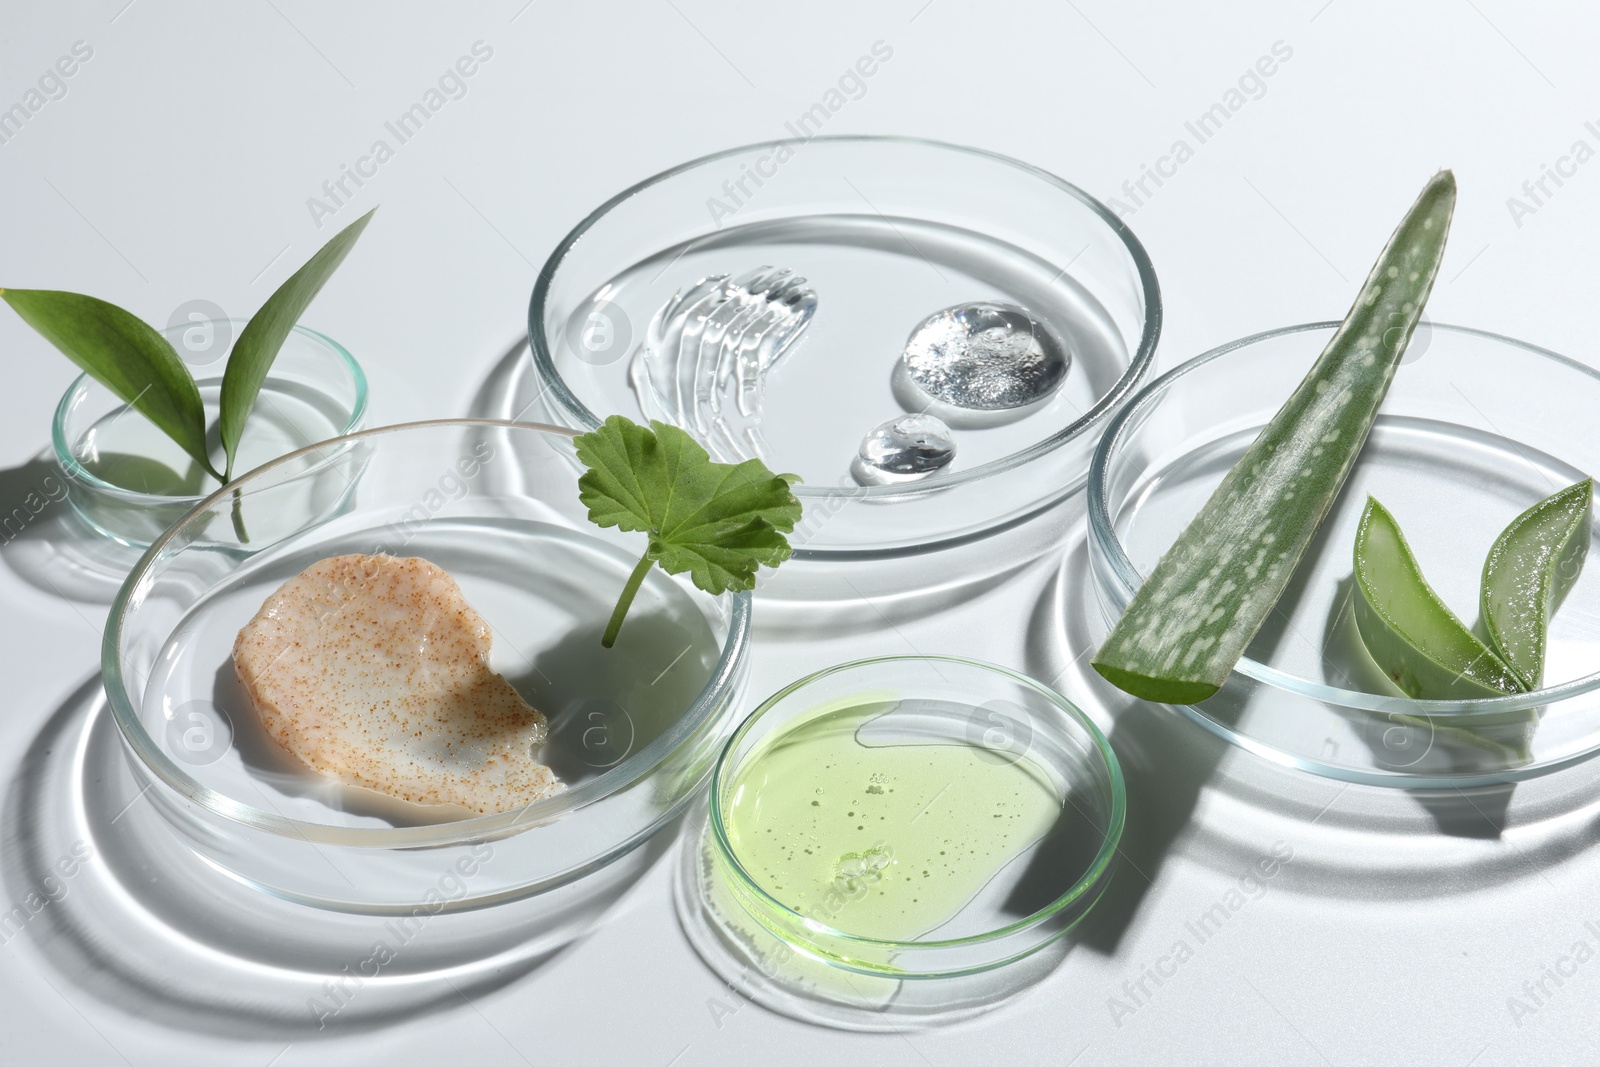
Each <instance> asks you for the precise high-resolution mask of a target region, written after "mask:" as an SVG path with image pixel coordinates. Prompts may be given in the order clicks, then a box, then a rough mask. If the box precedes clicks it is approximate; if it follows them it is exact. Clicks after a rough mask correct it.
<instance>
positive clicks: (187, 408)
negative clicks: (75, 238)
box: [0, 289, 224, 481]
mask: <svg viewBox="0 0 1600 1067" xmlns="http://www.w3.org/2000/svg"><path fill="white" fill-rule="evenodd" d="M0 298H3V299H4V300H5V302H6V303H8V304H10V305H11V307H12V309H13V310H14V311H16V313H17V314H18V315H20V316H22V321H24V322H26V323H27V324H28V325H29V326H32V327H33V328H34V329H35V330H38V331H39V333H40V334H41V335H42V336H43V337H44V339H45V340H47V341H49V342H50V343H51V344H53V345H55V346H56V347H57V348H59V349H60V350H61V351H62V353H63V354H64V355H65V356H66V357H67V358H68V359H70V360H72V362H74V363H76V364H77V365H78V366H80V367H82V368H83V369H84V370H85V371H87V372H88V373H89V376H90V377H92V378H94V380H95V381H97V382H99V383H100V384H102V385H104V386H105V387H106V388H107V389H110V390H111V391H112V392H113V393H115V394H116V395H117V397H118V398H119V399H120V400H122V401H123V402H124V403H126V404H127V405H128V406H129V407H131V408H133V409H134V410H135V411H137V412H139V413H140V414H141V415H143V416H144V417H145V418H147V419H149V420H150V421H151V422H152V423H154V424H155V425H156V428H157V429H159V430H160V431H161V432H162V433H164V434H166V435H167V436H168V437H170V438H172V440H173V441H175V442H177V444H178V447H179V448H181V449H183V450H184V451H185V452H187V453H188V454H189V455H190V456H191V457H193V459H194V460H195V462H197V463H199V464H200V465H201V466H202V467H204V468H205V469H206V471H207V472H209V473H210V474H212V475H213V476H214V477H216V478H217V479H218V480H219V481H222V480H224V479H223V477H222V475H220V474H218V473H217V470H216V468H215V467H213V466H212V465H211V458H210V457H209V456H208V455H207V454H206V414H205V408H204V406H203V405H202V404H201V403H200V390H199V388H198V387H197V386H196V385H195V384H194V377H193V376H192V375H191V374H190V373H189V368H188V367H186V366H184V363H183V360H181V359H179V358H178V353H177V352H175V351H173V348H172V345H170V344H168V343H167V339H166V338H165V337H162V336H161V335H160V334H159V333H157V332H156V331H155V330H154V329H152V328H151V327H150V326H149V325H147V324H146V323H145V322H143V321H142V320H140V319H139V318H138V317H137V316H135V315H133V314H130V313H129V312H127V311H124V310H122V309H121V308H119V307H117V306H116V305H115V304H108V303H106V302H105V301H104V300H98V299H96V298H95V297H92V296H84V295H83V294H81V293H64V292H59V291H56V290H52V289H0Z"/></svg>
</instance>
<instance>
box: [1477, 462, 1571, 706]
mask: <svg viewBox="0 0 1600 1067" xmlns="http://www.w3.org/2000/svg"><path fill="white" fill-rule="evenodd" d="M1593 499H1594V482H1593V481H1591V480H1590V479H1588V478H1585V479H1584V480H1583V481H1581V482H1578V483H1577V484H1575V485H1569V486H1567V488H1565V489H1563V490H1561V491H1560V492H1558V493H1554V494H1552V495H1550V496H1547V497H1545V498H1544V499H1543V500H1541V501H1539V502H1538V503H1537V504H1535V505H1534V506H1533V507H1531V508H1529V509H1528V510H1527V511H1524V512H1523V513H1522V514H1521V515H1518V516H1517V517H1516V518H1515V519H1512V520H1511V525H1509V526H1507V527H1506V528H1505V530H1504V532H1502V533H1501V534H1500V536H1499V537H1498V538H1496V539H1495V542H1494V547H1493V548H1491V549H1489V558H1488V559H1487V560H1485V561H1484V564H1483V582H1482V585H1481V589H1480V593H1479V602H1480V608H1481V610H1482V613H1483V625H1484V629H1485V630H1486V631H1487V632H1488V634H1489V641H1490V643H1491V644H1493V646H1494V648H1495V650H1496V651H1497V652H1499V653H1500V655H1501V657H1502V658H1503V659H1504V660H1505V661H1506V663H1507V664H1508V665H1510V667H1511V669H1512V670H1514V671H1516V672H1517V675H1518V676H1519V677H1520V678H1521V679H1522V684H1523V685H1524V686H1526V687H1527V688H1528V689H1530V690H1532V689H1538V688H1539V687H1540V686H1541V685H1543V684H1544V652H1545V638H1546V633H1547V630H1548V628H1549V625H1550V614H1551V612H1552V611H1553V610H1554V609H1555V603H1556V599H1557V597H1558V595H1559V593H1560V592H1561V591H1562V588H1563V587H1565V586H1567V585H1570V584H1571V583H1572V581H1573V580H1574V579H1576V578H1577V576H1578V572H1579V571H1580V570H1581V569H1582V568H1583V558H1584V556H1585V554H1587V552H1588V551H1589V523H1590V510H1591V507H1592V504H1591V501H1592V500H1593Z"/></svg>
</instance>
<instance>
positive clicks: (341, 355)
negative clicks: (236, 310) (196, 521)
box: [50, 319, 367, 504]
mask: <svg viewBox="0 0 1600 1067" xmlns="http://www.w3.org/2000/svg"><path fill="white" fill-rule="evenodd" d="M208 321H210V322H227V323H232V324H234V325H238V326H240V327H242V326H243V325H244V324H245V323H246V322H247V321H249V320H247V319H210V320H208ZM184 328H185V329H188V326H185V327H184ZM162 332H163V333H164V332H165V331H162ZM293 332H294V333H298V334H303V335H305V336H307V337H310V338H313V339H314V340H316V341H319V342H321V343H322V344H323V345H324V346H326V347H327V348H329V349H331V350H332V352H333V354H334V357H335V358H336V359H337V360H338V361H339V362H340V363H341V364H342V365H343V366H344V368H345V369H346V370H348V371H349V372H350V379H351V381H352V382H354V383H355V388H356V397H355V403H353V404H351V405H350V416H349V418H347V419H345V423H344V426H343V427H342V428H341V429H340V430H339V434H340V435H341V436H342V435H345V434H350V433H353V432H355V430H356V428H357V427H359V426H360V425H361V420H362V418H363V417H364V416H365V415H366V413H367V375H366V372H365V371H363V370H362V369H361V364H360V363H357V362H356V358H355V357H354V356H352V355H351V354H350V352H349V350H348V349H346V348H345V347H344V345H341V344H340V343H339V342H338V341H335V340H334V339H333V338H331V337H329V336H328V335H327V334H324V333H319V332H318V331H316V330H313V329H310V328H309V327H306V326H295V327H294V329H293ZM268 377H269V378H270V377H271V372H270V371H269V372H268ZM92 380H93V379H92V378H91V377H90V375H89V374H87V373H84V374H80V375H78V376H77V377H76V378H74V379H72V384H71V385H69V386H67V391H66V392H65V393H63V394H62V395H61V400H60V401H59V402H58V403H57V404H56V411H55V416H54V417H53V418H52V419H51V420H50V445H51V449H52V450H53V451H54V453H55V458H56V462H57V463H59V464H60V465H61V469H62V470H63V471H65V472H66V473H67V475H68V476H69V477H72V478H74V479H76V480H78V481H81V482H83V483H84V484H85V485H87V486H89V487H90V488H92V489H94V490H95V491H96V492H100V493H108V494H111V495H114V496H118V497H121V498H123V499H124V500H126V501H130V502H141V501H152V500H154V501H158V502H160V503H162V504H174V503H179V504H181V503H185V502H189V503H198V502H200V501H202V500H205V499H206V498H207V497H208V496H209V495H210V494H207V493H195V494H192V495H184V496H166V495H163V494H160V493H141V492H139V491H138V490H136V489H129V488H127V487H125V486H121V485H115V484H113V483H111V482H108V481H106V480H105V479H104V478H101V477H100V476H99V475H97V474H94V473H92V472H91V471H90V470H89V469H88V468H87V467H85V466H84V465H83V464H81V463H79V462H78V457H77V456H76V455H74V454H73V452H72V443H71V442H70V441H68V440H67V431H66V422H67V417H68V415H70V414H71V412H70V410H69V408H70V405H71V402H72V398H73V396H74V395H75V394H76V393H77V392H78V390H79V389H80V388H82V387H83V386H85V385H87V384H88V383H89V382H90V381H92ZM97 384H98V383H97ZM102 388H104V387H103V386H102ZM319 443H320V442H319ZM315 447H316V445H310V446H308V448H315ZM305 450H306V449H301V450H300V451H301V452H304V451H305ZM245 473H246V474H248V473H249V472H248V471H247V472H245ZM240 477H241V478H242V477H244V475H240Z"/></svg>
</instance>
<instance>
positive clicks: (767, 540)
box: [575, 415, 800, 648]
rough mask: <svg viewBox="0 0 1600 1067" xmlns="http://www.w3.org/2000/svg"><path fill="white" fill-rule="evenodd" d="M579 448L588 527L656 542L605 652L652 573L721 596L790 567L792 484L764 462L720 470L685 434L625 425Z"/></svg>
mask: <svg viewBox="0 0 1600 1067" xmlns="http://www.w3.org/2000/svg"><path fill="white" fill-rule="evenodd" d="M575 444H576V445H577V449H578V458H579V459H580V460H581V461H582V462H583V464H584V465H585V466H586V467H588V468H589V469H588V471H586V472H585V473H584V475H583V476H582V477H581V478H579V479H578V497H579V499H580V500H581V501H582V502H583V503H584V505H585V506H586V507H588V509H589V519H590V521H592V522H594V523H595V524H596V525H599V526H615V527H617V528H618V529H621V530H627V531H630V532H636V533H643V534H648V535H649V537H650V543H649V546H648V547H647V548H646V549H645V553H644V556H643V558H641V559H640V560H639V565H638V566H637V567H635V568H634V571H633V574H632V575H630V576H629V578H628V582H627V585H626V586H625V587H624V589H623V591H622V597H621V599H620V600H618V602H617V607H616V610H615V611H614V612H612V615H611V622H610V623H609V625H607V627H606V632H605V635H604V637H602V638H601V643H602V644H604V645H605V646H606V647H607V648H610V647H611V645H612V643H613V642H615V641H616V638H617V631H618V630H620V629H621V628H622V620H623V618H624V617H625V616H626V615H627V612H628V607H629V605H631V604H632V603H633V598H634V595H635V594H636V593H637V592H638V591H639V585H640V583H642V582H643V581H644V577H645V575H646V574H647V573H648V572H649V570H650V567H651V566H652V565H653V564H657V563H659V564H660V565H661V568H662V569H663V570H665V571H666V572H667V573H669V574H687V575H689V577H690V579H691V580H692V581H693V582H694V584H695V585H696V586H698V587H699V588H701V589H704V590H705V591H706V592H708V593H711V594H720V593H723V592H726V591H727V590H729V589H753V588H755V584H756V571H757V569H758V568H760V567H761V566H762V565H765V566H768V567H776V566H777V565H778V564H780V563H782V562H783V561H784V560H786V559H788V558H789V553H790V548H789V539H788V537H787V536H786V535H787V534H789V533H791V532H792V531H793V530H794V527H795V523H797V522H799V521H800V501H799V500H797V499H796V498H795V495H794V492H793V490H791V489H790V486H791V485H792V484H793V483H794V482H796V481H798V480H799V479H798V478H797V477H795V476H794V475H789V474H785V475H778V474H773V473H772V471H770V470H768V469H767V467H766V465H765V464H764V463H762V462H761V461H760V460H758V459H747V460H745V461H744V462H743V463H713V462H712V461H711V457H710V455H709V454H707V452H706V450H705V449H704V448H702V447H700V445H699V444H698V443H696V441H695V440H694V438H692V437H690V436H689V435H688V434H687V433H685V432H684V431H683V430H680V429H679V428H678V427H676V426H669V425H667V424H665V423H661V422H652V423H651V424H650V426H649V427H648V428H646V427H644V426H640V425H638V424H637V423H634V422H632V421H630V420H628V419H625V418H623V417H622V416H621V415H613V416H611V417H610V418H609V419H607V420H606V421H605V424H604V425H603V426H601V427H600V428H599V429H598V430H595V431H593V432H592V433H586V434H583V435H581V436H580V437H578V438H577V440H576V442H575Z"/></svg>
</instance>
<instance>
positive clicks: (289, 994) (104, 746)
mask: <svg viewBox="0 0 1600 1067" xmlns="http://www.w3.org/2000/svg"><path fill="white" fill-rule="evenodd" d="M125 759H126V757H125V755H124V753H123V751H122V742H121V738H120V736H119V735H118V733H117V730H116V726H115V723H114V722H113V721H112V719H111V716H110V712H109V710H108V708H107V706H106V702H105V698H104V696H103V694H102V692H101V689H100V684H99V680H98V679H96V678H91V679H88V680H86V681H85V682H84V684H83V685H81V686H80V687H78V689H77V690H75V691H74V692H73V693H72V695H71V696H70V697H69V698H68V699H67V700H66V701H65V702H64V703H63V704H62V705H61V706H60V707H59V708H58V709H56V711H55V712H54V713H53V714H52V715H51V716H50V717H49V719H48V721H47V722H46V723H45V725H44V728H43V729H42V730H41V731H40V733H39V734H38V735H37V736H36V737H35V738H34V739H33V741H32V743H31V744H30V745H29V746H28V749H27V751H26V752H25V754H24V755H23V758H22V761H21V764H20V768H19V770H18V771H17V775H16V778H15V779H14V780H13V781H12V782H11V783H10V785H9V787H8V789H7V796H6V803H5V810H4V815H3V823H0V826H3V841H4V851H3V859H0V882H3V885H4V887H5V892H6V898H7V899H8V900H11V901H14V902H17V903H18V905H19V907H20V908H21V909H22V910H21V912H20V913H13V915H17V914H21V915H25V916H26V919H25V920H24V921H23V922H22V923H21V925H20V926H18V925H17V924H16V922H15V920H13V923H12V925H11V926H9V927H7V928H6V929H5V931H4V933H3V937H4V938H5V940H10V939H11V938H13V937H18V936H23V937H25V938H26V939H27V940H28V941H29V942H31V946H32V947H33V948H34V949H35V950H36V955H37V956H38V957H39V960H40V964H41V965H43V966H45V967H47V968H49V969H50V970H51V971H54V972H56V973H57V974H59V975H60V977H61V978H62V979H64V980H65V981H66V983H67V984H68V985H69V986H70V987H72V988H75V989H77V990H80V991H81V992H82V993H84V994H87V995H88V996H91V997H93V998H95V999H97V1000H99V1001H101V1002H102V1003H104V1004H106V1005H107V1006H109V1007H112V1008H114V1009H117V1010H119V1011H121V1012H124V1013H127V1014H128V1015H131V1016H136V1017H140V1018H145V1019H149V1020H152V1021H154V1022H156V1023H158V1024H160V1025H163V1026H167V1027H170V1028H172V1029H174V1030H177V1031H183V1032H190V1033H205V1034H211V1035H215V1036H219V1037H225V1038H228V1039H233V1040H239V1041H262V1040H271V1041H278V1042H300V1041H310V1040H317V1039H325V1038H332V1037H335V1036H337V1035H340V1034H349V1033H359V1032H362V1031H365V1030H370V1029H373V1028H377V1027H382V1026H385V1025H389V1024H392V1023H395V1022H398V1021H401V1020H406V1019H414V1018H416V1017H418V1016H421V1015H426V1014H430V1013H437V1012H446V1011H451V1010H455V1011H465V1010H469V1006H470V1002H471V1000H472V998H473V997H475V996H478V995H480V994H483V993H487V992H489V991H491V990H494V989H497V988H500V987H503V986H506V985H508V984H510V983H512V982H515V981H517V980H518V979H519V978H521V977H522V976H524V975H526V974H528V973H530V972H532V971H534V970H537V969H539V968H541V967H544V966H548V965H550V964H552V963H553V962H554V961H555V960H557V959H558V958H559V957H560V956H561V955H562V954H563V951H564V950H565V949H566V948H567V947H568V946H570V945H571V944H573V943H574V942H575V941H577V940H578V939H580V938H581V937H582V936H583V935H584V934H585V933H587V932H588V931H589V930H592V929H593V928H594V926H595V925H596V924H597V923H598V922H600V921H601V920H602V919H603V918H604V916H605V915H606V914H607V913H608V912H609V911H610V909H611V908H612V907H613V906H615V905H616V904H617V902H618V901H619V900H620V899H621V898H622V897H623V896H625V895H626V893H627V892H628V890H629V889H630V888H631V887H632V886H633V885H634V884H635V883H636V882H637V881H638V880H639V879H640V878H641V877H643V876H644V874H645V873H647V872H648V871H649V869H650V868H651V866H652V865H653V864H654V863H655V862H657V860H659V859H660V857H661V855H662V853H663V852H664V851H665V850H666V849H667V848H668V847H669V845H670V843H671V840H672V837H673V830H674V829H675V828H668V829H667V830H666V831H665V832H663V833H661V834H658V835H657V836H656V838H655V839H653V841H652V842H650V843H648V844H646V845H645V846H643V847H641V848H639V849H637V850H635V852H633V853H631V854H630V855H629V856H627V857H624V858H623V859H622V860H619V861H618V862H617V863H616V864H614V865H613V866H612V868H608V869H607V871H606V874H607V877H606V878H605V880H604V884H603V885H597V884H595V880H594V879H586V880H583V881H580V882H577V883H574V884H571V885H568V886H565V887H562V888H561V889H558V890H555V891H553V892H551V893H546V894H543V895H541V896H538V897H534V898H531V899H529V900H525V901H520V902H516V903H513V904H508V905H502V906H498V907H493V908H484V909H480V910H477V911H467V912H459V913H451V912H442V913H439V914H437V915H432V916H425V917H423V918H422V919H421V920H420V921H416V920H413V921H412V922H410V923H409V924H404V925H402V921H401V920H396V919H393V918H383V917H378V916H366V915H353V914H344V913H337V912H332V911H324V910H320V909H315V908H308V907H305V906H303V905H299V904H293V903H289V902H286V901H283V900H279V899H277V898H274V897H271V896H269V895H267V894H265V893H262V892H260V891H258V890H255V889H253V888H251V887H248V886H246V885H243V884H241V883H239V882H237V881H234V880H233V879H231V878H229V877H227V876H225V875H223V874H222V873H221V872H219V871H217V870H215V869H213V868H211V867H209V866H207V865H206V864H205V863H203V862H202V861H201V860H199V859H198V858H197V857H196V856H195V855H194V853H192V852H191V851H190V850H189V849H188V848H187V847H186V846H185V845H183V844H182V843H181V841H180V840H179V839H178V837H177V836H176V835H175V834H173V833H171V832H170V831H168V829H167V827H166V824H165V822H164V821H163V817H162V816H161V815H160V814H159V813H158V811H157V808H156V806H155V805H154V804H152V803H151V802H150V801H149V800H147V799H145V798H143V797H142V796H141V795H140V794H139V792H138V791H137V789H136V787H135V785H134V783H133V779H132V776H131V774H130V773H129V772H128V769H127V766H126V763H125ZM33 903H38V904H39V906H38V907H37V908H34V907H33V906H32V905H33Z"/></svg>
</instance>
